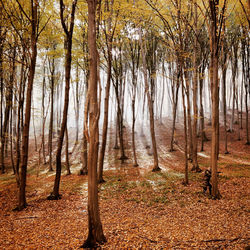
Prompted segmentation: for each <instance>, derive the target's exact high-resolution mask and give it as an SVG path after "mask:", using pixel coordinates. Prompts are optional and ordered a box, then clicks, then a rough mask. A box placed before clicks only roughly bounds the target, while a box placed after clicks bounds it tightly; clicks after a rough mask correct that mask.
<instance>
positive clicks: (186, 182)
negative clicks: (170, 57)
mask: <svg viewBox="0 0 250 250" xmlns="http://www.w3.org/2000/svg"><path fill="white" fill-rule="evenodd" d="M181 87H182V91H181V93H182V105H183V116H184V138H185V149H184V155H185V180H184V185H188V152H187V144H188V138H187V115H186V113H187V112H186V105H185V90H184V81H183V76H181Z"/></svg>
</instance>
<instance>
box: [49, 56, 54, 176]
mask: <svg viewBox="0 0 250 250" xmlns="http://www.w3.org/2000/svg"><path fill="white" fill-rule="evenodd" d="M48 61H49V71H50V79H49V82H50V91H51V94H50V96H51V98H50V121H49V142H48V145H49V171H53V159H52V150H53V141H52V140H53V121H54V85H55V59H54V58H53V59H48Z"/></svg>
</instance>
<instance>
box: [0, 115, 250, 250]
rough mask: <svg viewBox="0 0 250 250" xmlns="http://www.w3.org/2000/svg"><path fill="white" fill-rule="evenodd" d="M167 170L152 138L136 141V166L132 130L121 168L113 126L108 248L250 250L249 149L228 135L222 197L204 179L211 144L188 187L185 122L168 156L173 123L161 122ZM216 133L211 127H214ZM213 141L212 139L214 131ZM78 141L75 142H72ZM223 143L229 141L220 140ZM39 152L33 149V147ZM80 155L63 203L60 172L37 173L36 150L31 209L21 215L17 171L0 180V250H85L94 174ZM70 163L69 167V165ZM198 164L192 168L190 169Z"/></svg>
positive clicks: (106, 188) (104, 195) (106, 199)
mask: <svg viewBox="0 0 250 250" xmlns="http://www.w3.org/2000/svg"><path fill="white" fill-rule="evenodd" d="M156 123H157V126H156V137H157V141H159V144H158V146H159V158H160V160H159V162H160V167H161V169H162V171H160V172H155V173H153V172H151V168H152V165H153V162H152V159H151V156H150V155H151V152H150V151H151V148H149V149H148V148H146V147H147V146H148V144H149V143H148V142H149V141H150V138H149V137H148V136H145V137H144V136H143V137H142V136H140V135H139V134H138V135H137V136H136V141H137V151H138V162H139V166H138V167H134V166H133V164H132V160H131V157H132V152H131V138H130V137H129V132H128V131H129V129H130V128H129V127H127V126H126V128H124V130H125V131H124V132H125V148H126V154H127V155H128V158H129V159H128V160H126V161H125V162H124V163H121V160H119V155H118V152H117V150H115V149H113V146H114V131H113V130H112V129H110V132H109V137H108V138H109V141H108V147H107V155H108V157H107V160H105V164H104V169H105V170H104V179H105V181H106V182H105V183H103V184H101V185H100V186H99V196H100V214H101V220H102V223H103V227H104V232H105V236H106V237H107V243H105V244H104V245H102V246H101V248H102V249H128V248H129V249H140V248H141V249H162V248H163V249H245V248H246V247H247V246H249V195H250V191H249V176H250V154H249V146H248V145H244V144H243V143H242V141H238V140H237V135H236V133H231V134H230V135H229V138H228V140H229V145H228V146H229V151H230V154H228V155H223V154H222V155H220V157H219V163H218V164H219V171H220V172H221V173H220V177H219V186H220V192H221V195H222V198H221V199H220V200H217V201H214V200H212V199H211V197H210V196H209V194H208V193H207V194H203V190H202V177H203V174H204V170H205V169H207V168H208V167H209V165H210V163H209V160H208V157H209V156H208V155H209V152H210V144H211V141H208V142H206V144H205V151H204V152H202V153H200V154H198V155H199V156H198V159H199V163H200V167H201V169H202V172H201V173H194V172H189V178H190V183H189V185H187V186H185V185H183V180H184V166H185V163H184V157H183V156H184V154H183V151H182V149H183V128H182V126H181V124H182V123H178V124H177V131H178V132H177V135H176V137H177V138H176V140H177V141H178V144H177V145H175V147H176V148H178V149H177V150H176V151H174V152H168V150H166V149H167V145H168V144H169V142H170V139H171V137H170V133H169V132H168V130H169V127H168V126H170V124H171V123H170V121H168V120H167V119H164V120H163V124H164V125H163V124H160V123H159V122H156ZM208 130H209V129H208ZM208 137H210V134H208ZM72 142H73V140H72ZM221 144H222V145H223V142H221ZM33 149H34V145H33ZM77 157H79V151H78V150H77V149H76V151H75V152H73V154H72V155H71V158H70V161H71V172H72V174H71V175H66V174H67V171H66V169H65V168H63V174H62V180H61V193H62V199H60V200H58V201H49V200H47V196H48V195H49V194H50V192H51V190H52V188H53V182H54V175H55V173H54V172H52V173H51V172H48V166H47V165H46V166H42V167H41V169H40V170H39V173H38V172H37V171H38V169H37V160H38V152H35V151H34V150H32V151H31V155H30V160H29V171H28V177H27V178H28V180H27V199H28V207H27V208H26V209H25V210H23V211H21V212H16V211H12V209H13V208H14V207H15V205H16V183H15V178H14V176H13V174H12V173H11V172H9V173H8V175H7V176H0V190H2V191H1V192H0V202H1V204H2V210H1V212H0V228H1V229H0V230H1V238H0V245H1V248H2V249H35V248H45V249H47V248H53V249H78V248H79V247H80V245H81V244H82V242H83V239H85V238H86V236H87V177H86V176H81V175H78V172H79V166H78V164H74V162H77V161H76V159H77ZM63 164H64V163H63ZM190 166H191V164H190Z"/></svg>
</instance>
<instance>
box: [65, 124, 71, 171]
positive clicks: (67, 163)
mask: <svg viewBox="0 0 250 250" xmlns="http://www.w3.org/2000/svg"><path fill="white" fill-rule="evenodd" d="M65 135H66V145H65V155H66V169H67V175H71V172H70V163H69V135H68V126H67V125H66V129H65Z"/></svg>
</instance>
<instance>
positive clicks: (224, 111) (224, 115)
mask: <svg viewBox="0 0 250 250" xmlns="http://www.w3.org/2000/svg"><path fill="white" fill-rule="evenodd" d="M223 56H224V63H223V69H222V99H223V121H224V134H225V139H224V140H225V154H228V153H229V152H228V149H227V103H226V102H227V101H226V100H227V98H226V77H227V65H226V63H227V62H226V60H227V59H226V58H227V56H226V55H223Z"/></svg>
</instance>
